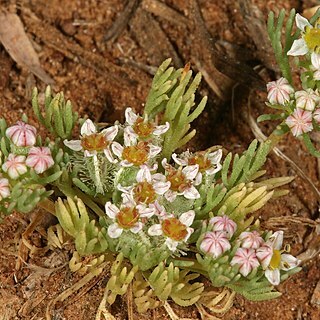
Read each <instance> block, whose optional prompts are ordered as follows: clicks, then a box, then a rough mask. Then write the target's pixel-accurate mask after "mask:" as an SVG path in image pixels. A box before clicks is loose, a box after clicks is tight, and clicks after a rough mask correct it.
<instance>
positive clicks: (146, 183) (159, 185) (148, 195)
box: [118, 165, 170, 204]
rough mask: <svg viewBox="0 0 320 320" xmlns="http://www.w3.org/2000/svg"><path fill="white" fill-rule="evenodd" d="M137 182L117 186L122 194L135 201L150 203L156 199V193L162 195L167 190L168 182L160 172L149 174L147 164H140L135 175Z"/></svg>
mask: <svg viewBox="0 0 320 320" xmlns="http://www.w3.org/2000/svg"><path fill="white" fill-rule="evenodd" d="M136 181H137V183H136V184H134V185H132V186H129V187H122V186H121V185H119V186H118V189H119V190H120V191H122V192H123V193H122V196H123V197H127V196H130V197H132V199H133V200H134V201H135V202H136V203H146V204H151V203H153V202H155V201H156V199H157V195H163V194H164V193H165V192H167V191H168V189H169V187H170V182H169V181H166V177H165V176H164V175H163V174H161V173H156V174H151V171H150V169H149V167H148V166H146V165H142V166H141V167H140V170H139V171H138V173H137V176H136Z"/></svg>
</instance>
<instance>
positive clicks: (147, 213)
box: [137, 204, 156, 218]
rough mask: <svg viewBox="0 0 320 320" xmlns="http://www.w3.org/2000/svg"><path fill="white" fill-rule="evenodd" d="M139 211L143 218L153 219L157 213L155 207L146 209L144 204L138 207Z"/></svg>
mask: <svg viewBox="0 0 320 320" xmlns="http://www.w3.org/2000/svg"><path fill="white" fill-rule="evenodd" d="M137 209H138V210H139V214H140V217H141V218H151V217H152V216H153V215H154V214H155V213H156V209H155V207H146V206H145V205H142V204H139V205H137Z"/></svg>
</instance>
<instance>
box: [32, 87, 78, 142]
mask: <svg viewBox="0 0 320 320" xmlns="http://www.w3.org/2000/svg"><path fill="white" fill-rule="evenodd" d="M32 107H33V111H34V113H35V115H36V116H37V118H38V120H39V122H40V123H41V124H43V125H44V126H45V127H46V128H47V129H48V130H49V131H50V132H51V133H52V134H54V135H55V136H56V137H60V138H61V139H69V138H71V134H72V130H73V127H74V125H75V123H76V121H77V120H78V113H77V112H74V111H73V110H72V105H71V102H70V101H69V100H67V101H65V99H64V95H63V93H62V92H60V93H58V94H56V95H55V96H52V94H51V88H50V87H49V86H48V87H47V89H46V91H45V100H44V108H43V110H41V108H40V106H39V99H38V90H37V88H34V90H33V93H32Z"/></svg>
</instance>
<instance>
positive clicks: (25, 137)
mask: <svg viewBox="0 0 320 320" xmlns="http://www.w3.org/2000/svg"><path fill="white" fill-rule="evenodd" d="M5 133H6V137H7V138H8V139H9V141H10V143H11V152H10V153H9V154H8V155H7V156H6V157H5V158H4V159H3V161H2V163H1V171H2V172H1V173H0V200H1V199H4V198H7V197H9V196H10V189H11V186H12V185H14V181H15V180H17V179H19V178H23V177H24V176H25V175H26V174H27V173H28V172H29V170H31V169H32V170H34V171H35V173H37V174H42V173H44V172H45V171H46V170H48V169H49V168H51V167H52V166H53V165H54V160H53V158H52V155H51V150H50V149H49V148H48V147H44V146H36V140H37V139H36V138H37V130H36V128H35V127H34V126H32V125H29V124H27V123H25V122H23V121H18V122H17V123H16V124H15V125H13V126H11V127H8V128H7V129H6V132H5ZM10 181H11V182H10Z"/></svg>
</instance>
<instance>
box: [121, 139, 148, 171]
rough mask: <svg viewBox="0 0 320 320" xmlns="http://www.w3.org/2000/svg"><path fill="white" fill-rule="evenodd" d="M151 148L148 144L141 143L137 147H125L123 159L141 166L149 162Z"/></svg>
mask: <svg viewBox="0 0 320 320" xmlns="http://www.w3.org/2000/svg"><path fill="white" fill-rule="evenodd" d="M148 156H149V146H148V144H147V143H145V142H142V141H140V142H139V143H138V144H137V145H136V146H129V147H125V148H124V149H123V152H122V158H123V159H125V160H127V161H129V162H131V163H133V164H134V165H135V166H140V165H142V164H144V163H145V162H146V161H147V160H148Z"/></svg>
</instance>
